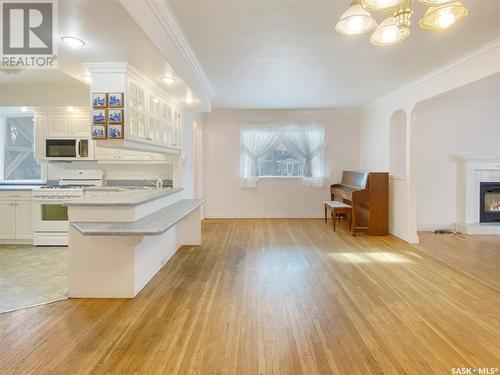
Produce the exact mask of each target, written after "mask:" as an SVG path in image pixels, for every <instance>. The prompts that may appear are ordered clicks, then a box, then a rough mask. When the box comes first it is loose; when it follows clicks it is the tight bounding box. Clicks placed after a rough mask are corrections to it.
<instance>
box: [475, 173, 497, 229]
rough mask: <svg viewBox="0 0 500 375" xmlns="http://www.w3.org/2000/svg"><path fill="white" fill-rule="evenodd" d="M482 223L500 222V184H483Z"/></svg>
mask: <svg viewBox="0 0 500 375" xmlns="http://www.w3.org/2000/svg"><path fill="white" fill-rule="evenodd" d="M480 199H481V202H480V203H481V212H480V221H481V222H500V182H481V198H480Z"/></svg>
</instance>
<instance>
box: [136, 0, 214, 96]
mask: <svg viewBox="0 0 500 375" xmlns="http://www.w3.org/2000/svg"><path fill="white" fill-rule="evenodd" d="M145 2H146V4H147V6H149V8H150V9H151V10H152V11H153V12H154V13H155V15H156V17H157V19H158V21H159V22H160V24H161V26H162V27H163V29H164V30H165V32H166V33H167V35H168V36H169V37H170V39H171V40H172V42H173V43H174V45H175V46H176V47H177V49H178V50H179V52H180V54H181V56H182V57H183V58H184V60H185V61H186V63H187V64H188V66H189V68H190V69H191V70H192V72H193V73H194V74H195V76H196V78H197V79H198V80H199V81H200V83H201V84H202V87H203V89H204V91H205V92H206V93H207V94H208V95H209V96H210V97H211V98H212V97H214V96H215V90H214V88H213V86H212V85H211V83H210V81H209V80H208V77H207V75H206V74H205V71H204V70H203V68H202V67H201V65H200V63H199V62H198V59H197V58H196V55H195V53H194V51H193V49H192V48H191V45H190V44H189V42H188V41H187V39H186V37H185V36H184V33H183V32H182V29H181V27H180V26H179V23H178V21H177V18H176V17H175V15H174V12H173V11H172V8H170V5H168V3H167V1H166V0H164V1H157V0H156V1H155V0H145Z"/></svg>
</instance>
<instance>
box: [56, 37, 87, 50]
mask: <svg viewBox="0 0 500 375" xmlns="http://www.w3.org/2000/svg"><path fill="white" fill-rule="evenodd" d="M61 40H62V41H63V42H64V44H66V45H68V46H70V47H71V48H83V47H85V42H84V41H83V40H81V39H78V38H75V37H74V36H63V37H61Z"/></svg>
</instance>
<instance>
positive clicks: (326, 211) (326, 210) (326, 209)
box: [325, 204, 328, 223]
mask: <svg viewBox="0 0 500 375" xmlns="http://www.w3.org/2000/svg"><path fill="white" fill-rule="evenodd" d="M326 215H328V207H327V206H326V204H325V223H326V222H327V221H328V219H327V217H326Z"/></svg>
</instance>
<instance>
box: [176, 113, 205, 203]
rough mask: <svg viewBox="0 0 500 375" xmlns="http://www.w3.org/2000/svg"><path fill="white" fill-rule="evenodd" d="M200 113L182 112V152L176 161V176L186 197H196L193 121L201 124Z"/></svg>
mask: <svg viewBox="0 0 500 375" xmlns="http://www.w3.org/2000/svg"><path fill="white" fill-rule="evenodd" d="M200 117H201V116H200V114H199V113H194V112H188V111H183V112H182V154H181V156H180V158H179V159H178V162H177V163H176V171H175V176H176V179H178V181H179V182H178V186H182V187H183V188H184V197H185V198H194V196H195V194H194V186H195V180H194V179H195V176H194V163H195V160H194V158H195V145H194V138H193V121H196V122H197V123H198V125H201V118H200Z"/></svg>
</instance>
